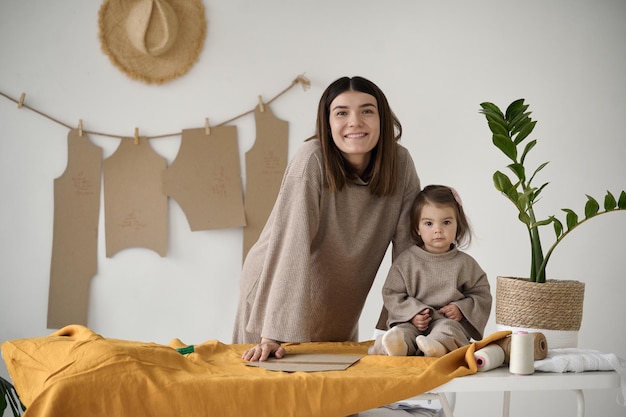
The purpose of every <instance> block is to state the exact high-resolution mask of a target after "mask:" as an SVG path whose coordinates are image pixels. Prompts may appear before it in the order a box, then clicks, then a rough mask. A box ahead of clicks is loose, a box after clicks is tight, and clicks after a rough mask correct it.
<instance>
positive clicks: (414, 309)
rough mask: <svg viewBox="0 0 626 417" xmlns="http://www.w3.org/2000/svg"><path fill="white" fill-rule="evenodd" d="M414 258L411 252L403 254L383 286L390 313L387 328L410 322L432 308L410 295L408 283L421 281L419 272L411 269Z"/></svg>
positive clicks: (409, 284) (386, 305)
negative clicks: (423, 311)
mask: <svg viewBox="0 0 626 417" xmlns="http://www.w3.org/2000/svg"><path fill="white" fill-rule="evenodd" d="M412 261H413V257H412V256H410V252H406V253H403V254H402V255H401V256H400V257H399V258H398V259H397V260H396V261H395V262H394V263H393V264H392V265H391V268H390V269H389V273H388V274H387V279H386V280H385V283H384V285H383V302H384V306H385V308H386V309H387V311H388V317H387V323H386V327H387V328H391V327H393V326H395V325H396V324H398V323H404V322H407V321H410V320H411V319H412V318H413V317H414V316H415V315H416V314H418V313H419V312H420V311H422V310H424V309H426V308H431V309H432V307H431V306H429V305H427V304H425V303H424V302H422V301H421V300H420V299H418V298H417V297H413V296H411V295H409V291H408V288H409V287H411V286H414V285H412V284H411V283H410V282H408V281H419V276H418V275H415V273H416V272H417V271H416V270H414V269H413V268H410V265H409V264H410V263H411V262H412Z"/></svg>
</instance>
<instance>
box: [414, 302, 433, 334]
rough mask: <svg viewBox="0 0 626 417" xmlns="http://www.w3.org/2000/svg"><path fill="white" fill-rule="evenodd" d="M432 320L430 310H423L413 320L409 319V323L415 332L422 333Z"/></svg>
mask: <svg viewBox="0 0 626 417" xmlns="http://www.w3.org/2000/svg"><path fill="white" fill-rule="evenodd" d="M432 319H433V318H432V317H431V316H430V310H429V309H427V308H425V309H424V310H422V311H420V312H419V313H417V314H416V315H415V316H413V318H412V319H411V323H412V324H413V326H415V327H417V330H419V331H420V332H423V331H425V330H426V329H428V325H429V324H430V322H431V321H432Z"/></svg>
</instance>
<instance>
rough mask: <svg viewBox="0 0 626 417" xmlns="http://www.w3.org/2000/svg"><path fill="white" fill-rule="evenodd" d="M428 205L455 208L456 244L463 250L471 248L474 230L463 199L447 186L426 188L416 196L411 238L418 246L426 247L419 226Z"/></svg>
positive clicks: (412, 213)
mask: <svg viewBox="0 0 626 417" xmlns="http://www.w3.org/2000/svg"><path fill="white" fill-rule="evenodd" d="M426 204H434V205H437V206H449V207H453V208H454V209H455V211H456V221H457V228H456V243H457V245H458V246H459V247H461V248H463V247H467V246H469V244H470V243H471V241H472V229H471V227H470V224H469V221H468V219H467V216H465V212H464V211H463V205H462V204H461V199H460V197H459V196H458V194H457V193H456V191H454V190H453V189H452V188H450V187H447V186H445V185H429V186H426V187H424V189H423V190H422V191H420V192H419V193H417V196H415V200H414V201H413V207H412V208H411V237H412V238H413V241H414V242H415V243H416V244H417V246H420V247H423V246H424V241H423V240H422V237H421V236H420V235H419V234H418V233H417V228H418V226H419V221H420V217H421V216H422V208H424V206H425V205H426Z"/></svg>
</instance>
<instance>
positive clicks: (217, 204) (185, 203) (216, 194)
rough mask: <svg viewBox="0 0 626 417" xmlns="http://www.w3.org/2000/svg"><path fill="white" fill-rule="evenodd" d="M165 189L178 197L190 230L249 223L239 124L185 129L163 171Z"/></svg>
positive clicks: (176, 198)
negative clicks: (245, 201)
mask: <svg viewBox="0 0 626 417" xmlns="http://www.w3.org/2000/svg"><path fill="white" fill-rule="evenodd" d="M163 192H164V193H165V194H166V195H168V196H169V197H171V198H173V199H174V200H176V202H177V203H178V204H179V205H180V207H181V209H182V210H183V212H184V213H185V216H186V217H187V221H188V222H189V226H190V228H191V230H211V229H222V228H228V227H240V226H244V225H245V224H246V218H245V215H244V206H243V185H242V181H241V164H240V162H239V145H238V143H237V127H236V126H218V127H212V128H211V129H210V131H209V134H208V135H207V134H206V130H205V129H204V128H202V129H185V130H183V133H182V140H181V144H180V150H179V151H178V155H176V159H175V160H174V162H172V164H171V165H170V167H169V168H168V169H167V170H165V171H164V172H163Z"/></svg>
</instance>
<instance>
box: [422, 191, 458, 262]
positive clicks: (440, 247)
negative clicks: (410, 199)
mask: <svg viewBox="0 0 626 417" xmlns="http://www.w3.org/2000/svg"><path fill="white" fill-rule="evenodd" d="M456 228H457V221H456V210H455V209H454V207H452V206H439V205H435V204H429V203H426V204H425V205H424V207H422V212H421V215H420V220H419V223H418V225H417V233H418V234H419V235H420V236H421V238H422V240H423V241H424V250H426V252H430V253H444V252H447V251H449V250H450V245H451V244H452V243H454V241H455V239H456Z"/></svg>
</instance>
